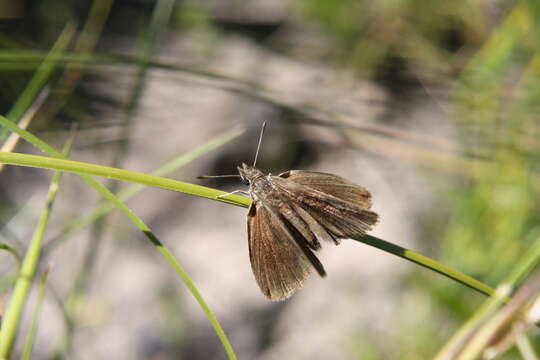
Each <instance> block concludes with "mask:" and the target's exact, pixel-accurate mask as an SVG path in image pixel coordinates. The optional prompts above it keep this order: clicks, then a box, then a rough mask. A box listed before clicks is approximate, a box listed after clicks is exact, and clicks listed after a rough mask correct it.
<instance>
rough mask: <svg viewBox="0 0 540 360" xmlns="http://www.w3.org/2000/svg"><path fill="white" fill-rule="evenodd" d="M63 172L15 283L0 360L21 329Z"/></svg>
mask: <svg viewBox="0 0 540 360" xmlns="http://www.w3.org/2000/svg"><path fill="white" fill-rule="evenodd" d="M70 147H71V142H69V141H68V142H67V144H66V147H65V153H67V152H68V151H69V148H70ZM61 176H62V172H60V171H57V172H55V173H54V175H53V177H52V180H51V185H50V187H49V191H48V193H47V198H46V201H45V207H44V209H43V211H42V213H41V216H40V218H39V221H38V224H37V226H36V230H35V232H34V236H33V237H32V240H31V242H30V245H29V246H28V249H27V252H26V255H25V257H24V260H23V262H22V265H21V270H20V272H19V274H18V276H17V280H16V282H15V288H14V289H13V293H12V295H11V298H10V300H9V304H8V307H7V309H6V316H5V318H4V320H3V322H2V331H1V333H2V336H1V337H0V359H1V360H7V359H8V358H9V356H10V352H11V349H12V346H13V343H14V341H15V337H16V335H17V330H18V328H19V322H20V319H21V315H22V311H23V308H24V305H25V303H26V299H27V298H28V293H29V291H30V287H31V285H32V281H33V279H34V275H35V273H36V270H37V267H38V265H39V259H40V255H41V245H42V243H43V237H44V235H45V230H46V229H47V225H48V223H49V217H50V214H51V211H52V206H53V203H54V199H55V198H56V194H57V192H58V184H59V182H60V178H61Z"/></svg>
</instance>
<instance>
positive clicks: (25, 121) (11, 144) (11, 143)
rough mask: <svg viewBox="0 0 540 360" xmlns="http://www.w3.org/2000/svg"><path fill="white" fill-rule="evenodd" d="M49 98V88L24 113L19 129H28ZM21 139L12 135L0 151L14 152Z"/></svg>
mask: <svg viewBox="0 0 540 360" xmlns="http://www.w3.org/2000/svg"><path fill="white" fill-rule="evenodd" d="M47 96H49V88H48V87H45V88H44V89H43V90H42V91H41V93H40V94H39V95H38V97H37V98H36V100H35V101H34V102H33V103H32V105H31V106H30V107H29V108H28V110H27V111H26V112H25V113H24V115H23V117H22V118H21V120H20V121H19V124H18V125H19V127H20V128H21V129H26V128H27V127H28V125H30V122H31V121H32V119H33V118H34V115H35V114H36V113H37V111H38V110H39V109H40V108H41V106H42V105H43V103H44V102H45V99H47ZM20 138H21V137H20V136H19V135H18V134H16V133H11V134H10V135H9V136H8V138H7V139H6V141H5V142H4V145H3V146H2V148H1V149H0V151H5V152H12V151H13V150H14V149H15V146H17V143H18V142H19V139H20ZM3 169H4V165H3V164H0V172H1V171H2V170H3Z"/></svg>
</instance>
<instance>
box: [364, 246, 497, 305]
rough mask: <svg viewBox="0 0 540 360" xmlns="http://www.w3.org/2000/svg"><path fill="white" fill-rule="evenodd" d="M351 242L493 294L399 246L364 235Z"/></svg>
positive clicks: (444, 266)
mask: <svg viewBox="0 0 540 360" xmlns="http://www.w3.org/2000/svg"><path fill="white" fill-rule="evenodd" d="M353 240H356V241H360V242H362V243H364V244H367V245H370V246H373V247H376V248H378V249H380V250H383V251H386V252H388V253H391V254H394V255H397V256H399V257H401V258H403V259H406V260H409V261H412V262H414V263H416V264H418V265H421V266H423V267H425V268H428V269H430V270H432V271H435V272H437V273H439V274H441V275H444V276H446V277H448V278H450V279H452V280H455V281H457V282H459V283H461V284H463V285H466V286H468V287H470V288H471V289H474V290H476V291H478V292H479V293H482V294H484V295H487V296H492V295H493V294H494V293H495V289H493V288H491V287H489V286H487V285H485V284H484V283H482V282H480V281H478V280H476V279H474V278H472V277H470V276H468V275H465V274H463V273H462V272H459V271H457V270H454V269H452V268H451V267H449V266H446V265H444V264H441V263H439V262H438V261H435V260H433V259H430V258H428V257H427V256H424V255H421V254H419V253H416V252H414V251H412V250H408V249H405V248H403V247H401V246H398V245H395V244H392V243H389V242H387V241H385V240H382V239H379V238H377V237H375V236H371V235H364V236H362V237H360V238H357V239H353Z"/></svg>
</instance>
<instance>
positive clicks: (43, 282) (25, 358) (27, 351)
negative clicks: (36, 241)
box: [21, 266, 51, 360]
mask: <svg viewBox="0 0 540 360" xmlns="http://www.w3.org/2000/svg"><path fill="white" fill-rule="evenodd" d="M50 269H51V267H50V266H47V268H46V269H45V270H44V271H43V273H42V274H41V279H40V281H39V292H38V296H37V303H36V308H35V309H34V314H33V315H32V321H31V323H30V329H29V330H28V335H27V337H26V341H25V343H24V348H23V352H22V355H21V360H30V359H31V356H32V348H33V346H34V339H35V338H36V333H37V328H38V319H39V315H40V314H41V307H42V306H43V300H45V292H46V291H47V279H48V278H49V272H50Z"/></svg>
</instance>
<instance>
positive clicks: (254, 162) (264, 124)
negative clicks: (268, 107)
mask: <svg viewBox="0 0 540 360" xmlns="http://www.w3.org/2000/svg"><path fill="white" fill-rule="evenodd" d="M265 128H266V121H265V122H263V124H262V127H261V134H260V135H259V143H258V144H257V151H255V160H253V167H255V165H257V158H258V157H259V149H260V148H261V142H262V138H263V134H264V129H265Z"/></svg>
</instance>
